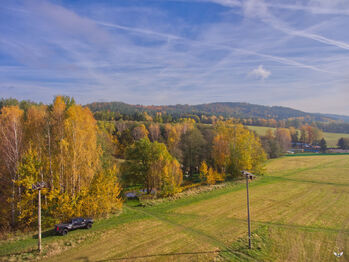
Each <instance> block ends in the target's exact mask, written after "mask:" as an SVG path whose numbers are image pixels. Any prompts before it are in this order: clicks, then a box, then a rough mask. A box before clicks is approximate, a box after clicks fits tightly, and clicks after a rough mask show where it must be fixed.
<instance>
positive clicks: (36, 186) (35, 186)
mask: <svg viewBox="0 0 349 262" xmlns="http://www.w3.org/2000/svg"><path fill="white" fill-rule="evenodd" d="M44 187H45V183H44V182H38V183H36V184H33V185H32V189H33V190H38V251H39V253H41V189H43V188H44Z"/></svg>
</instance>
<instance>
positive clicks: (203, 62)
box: [0, 0, 349, 115]
mask: <svg viewBox="0 0 349 262" xmlns="http://www.w3.org/2000/svg"><path fill="white" fill-rule="evenodd" d="M348 25H349V1H348V0H308V1H303V0H297V1H287V0H284V1H281V0H280V1H275V0H157V1H151V0H138V1H136V0H119V1H116V0H115V1H111V0H109V1H85V0H84V1H82V0H81V1H73V0H69V1H68V0H66V1H35V0H31V1H24V0H23V1H16V0H8V1H7V0H5V1H2V2H1V6H0V97H15V98H18V99H31V100H34V101H43V102H46V103H48V102H51V101H52V98H53V96H55V95H58V94H64V95H70V96H74V97H75V98H76V100H77V101H78V102H80V103H88V102H92V101H123V102H127V103H132V104H147V105H149V104H177V103H180V104H199V103H208V102H219V101H222V102H223V101H224V102H227V101H231V102H236V101H238V102H249V103H256V104H263V105H282V106H289V107H293V108H297V109H301V110H304V111H308V112H323V113H336V114H346V115H349V30H348Z"/></svg>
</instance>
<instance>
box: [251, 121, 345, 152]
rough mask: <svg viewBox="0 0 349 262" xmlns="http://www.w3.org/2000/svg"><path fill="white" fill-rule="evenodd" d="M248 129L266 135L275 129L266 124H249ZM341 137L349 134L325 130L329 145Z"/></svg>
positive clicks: (334, 145) (331, 145) (334, 144)
mask: <svg viewBox="0 0 349 262" xmlns="http://www.w3.org/2000/svg"><path fill="white" fill-rule="evenodd" d="M247 128H248V129H250V130H253V131H256V133H257V134H258V135H261V136H264V135H265V134H266V132H267V130H268V129H271V130H273V131H274V130H275V128H273V127H265V126H247ZM341 137H345V138H349V134H342V133H328V132H324V138H325V140H326V142H327V146H328V147H336V146H337V142H338V140H339V139H340V138H341Z"/></svg>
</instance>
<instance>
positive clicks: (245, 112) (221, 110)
mask: <svg viewBox="0 0 349 262" xmlns="http://www.w3.org/2000/svg"><path fill="white" fill-rule="evenodd" d="M87 106H88V107H89V108H90V109H91V110H92V111H93V112H96V111H111V112H119V113H121V114H134V113H137V112H148V113H155V112H166V113H168V114H174V115H182V114H194V115H201V114H204V115H215V116H224V117H236V118H264V119H272V118H273V119H275V120H283V119H288V118H292V117H304V118H306V119H309V120H311V121H321V122H322V121H329V120H340V121H347V122H349V117H348V116H339V115H330V114H326V115H325V114H314V113H306V112H303V111H300V110H296V109H292V108H288V107H282V106H262V105H255V104H249V103H239V102H219V103H209V104H200V105H163V106H143V105H130V104H126V103H122V102H97V103H92V104H88V105H87Z"/></svg>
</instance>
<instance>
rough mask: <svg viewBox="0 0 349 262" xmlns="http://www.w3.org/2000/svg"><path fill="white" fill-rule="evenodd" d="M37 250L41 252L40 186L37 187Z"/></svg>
mask: <svg viewBox="0 0 349 262" xmlns="http://www.w3.org/2000/svg"><path fill="white" fill-rule="evenodd" d="M38 191H39V193H38V227H39V230H38V231H39V232H38V250H39V253H41V187H39V188H38Z"/></svg>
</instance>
